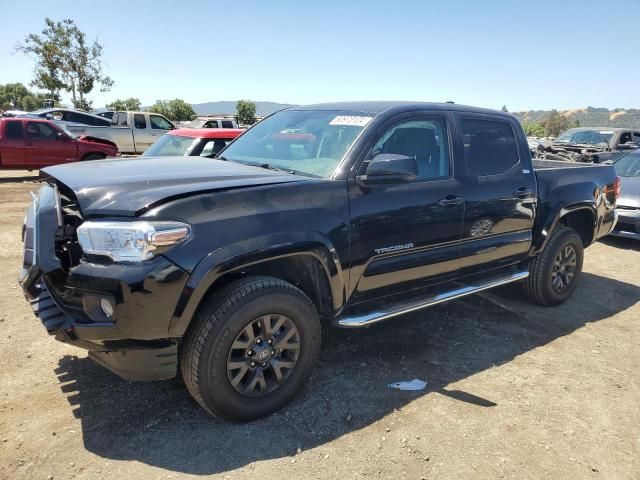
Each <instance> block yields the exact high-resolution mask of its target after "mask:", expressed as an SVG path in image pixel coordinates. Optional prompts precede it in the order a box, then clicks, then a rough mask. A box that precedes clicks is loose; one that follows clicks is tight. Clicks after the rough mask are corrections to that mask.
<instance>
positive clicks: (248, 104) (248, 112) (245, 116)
mask: <svg viewBox="0 0 640 480" xmlns="http://www.w3.org/2000/svg"><path fill="white" fill-rule="evenodd" d="M236 120H237V122H238V123H239V124H240V125H252V124H253V123H255V121H256V104H255V103H254V102H252V101H250V100H238V103H236Z"/></svg>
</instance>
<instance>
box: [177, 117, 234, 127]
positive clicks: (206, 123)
mask: <svg viewBox="0 0 640 480" xmlns="http://www.w3.org/2000/svg"><path fill="white" fill-rule="evenodd" d="M187 128H238V122H236V121H235V120H234V119H233V118H223V117H220V118H196V119H195V120H193V121H191V122H190V123H189V124H187Z"/></svg>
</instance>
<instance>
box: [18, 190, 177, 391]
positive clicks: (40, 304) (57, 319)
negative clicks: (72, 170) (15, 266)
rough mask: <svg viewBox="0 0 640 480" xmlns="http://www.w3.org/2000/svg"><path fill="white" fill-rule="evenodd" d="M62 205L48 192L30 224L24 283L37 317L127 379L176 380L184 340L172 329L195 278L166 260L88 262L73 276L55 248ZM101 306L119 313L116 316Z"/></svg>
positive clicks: (27, 218) (25, 229)
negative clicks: (173, 335)
mask: <svg viewBox="0 0 640 480" xmlns="http://www.w3.org/2000/svg"><path fill="white" fill-rule="evenodd" d="M59 201H60V200H59V198H58V195H57V192H56V191H55V190H54V189H53V188H52V187H50V186H48V185H46V186H43V187H42V189H41V190H40V195H39V196H37V197H35V196H34V199H33V202H32V204H31V206H30V207H29V209H28V211H27V215H26V216H25V223H24V227H23V242H24V260H23V267H22V272H21V274H20V278H19V282H20V285H21V286H22V289H23V291H24V294H25V297H26V298H27V300H28V301H29V303H30V305H31V308H32V310H33V312H34V314H35V315H36V317H38V318H39V319H40V320H41V322H42V324H43V325H44V327H45V328H46V329H47V332H49V334H51V335H55V338H56V339H57V340H59V341H62V342H64V343H68V344H71V345H75V346H78V347H81V348H84V349H86V350H89V351H90V357H91V358H93V359H94V360H96V361H97V362H98V363H100V364H101V365H103V366H105V367H107V368H109V369H110V370H112V371H114V372H115V373H117V374H118V375H120V376H122V377H123V378H126V379H129V380H157V379H165V378H171V377H173V376H175V374H176V369H177V339H174V338H169V337H168V328H169V324H170V322H171V318H172V314H173V312H174V310H175V307H176V305H177V303H178V300H179V298H180V294H181V292H182V290H183V288H184V286H185V284H186V282H187V279H188V274H187V273H186V272H185V271H183V270H182V269H180V268H179V267H177V266H176V265H175V264H174V263H172V262H171V261H169V260H168V259H166V258H165V257H163V256H158V257H155V258H152V259H150V260H148V261H145V262H141V263H139V264H130V265H123V264H115V263H112V264H101V263H90V262H84V261H82V262H81V263H80V264H78V265H76V266H73V267H71V268H69V269H68V270H66V271H65V270H64V269H63V267H62V265H61V262H60V260H59V258H58V257H57V254H56V244H55V241H56V240H55V239H56V232H57V231H58V228H59V226H60V222H61V218H62V216H61V214H60V204H59ZM101 299H107V300H108V301H109V302H111V304H112V305H113V307H114V309H113V313H112V315H111V316H109V317H108V316H106V315H105V313H104V312H103V311H102V310H101V309H100V300H101Z"/></svg>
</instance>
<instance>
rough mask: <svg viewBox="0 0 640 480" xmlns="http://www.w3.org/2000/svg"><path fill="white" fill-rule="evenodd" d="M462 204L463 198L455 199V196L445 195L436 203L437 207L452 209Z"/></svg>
mask: <svg viewBox="0 0 640 480" xmlns="http://www.w3.org/2000/svg"><path fill="white" fill-rule="evenodd" d="M462 203H464V198H462V197H456V196H455V195H447V196H446V197H444V198H443V199H441V200H440V201H439V202H438V205H440V206H441V207H453V206H456V205H462Z"/></svg>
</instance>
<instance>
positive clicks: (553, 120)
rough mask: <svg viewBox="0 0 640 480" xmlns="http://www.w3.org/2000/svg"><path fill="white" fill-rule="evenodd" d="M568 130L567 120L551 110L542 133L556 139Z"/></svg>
mask: <svg viewBox="0 0 640 480" xmlns="http://www.w3.org/2000/svg"><path fill="white" fill-rule="evenodd" d="M568 128H569V119H568V118H567V117H565V116H564V115H562V114H561V113H559V112H558V111H557V110H555V109H554V110H551V114H550V115H549V118H547V120H546V122H545V126H544V133H545V136H547V137H557V136H558V135H560V134H561V133H562V132H564V131H565V130H567V129H568Z"/></svg>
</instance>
